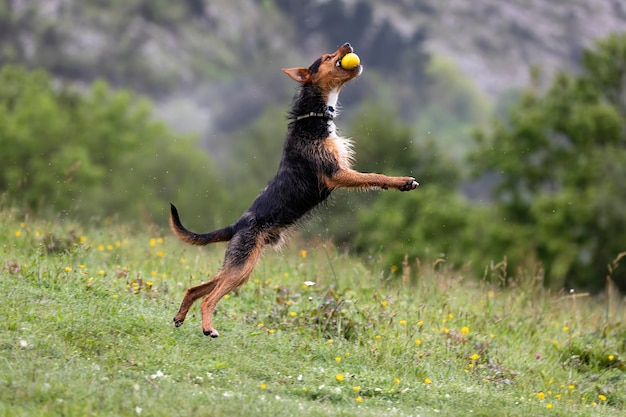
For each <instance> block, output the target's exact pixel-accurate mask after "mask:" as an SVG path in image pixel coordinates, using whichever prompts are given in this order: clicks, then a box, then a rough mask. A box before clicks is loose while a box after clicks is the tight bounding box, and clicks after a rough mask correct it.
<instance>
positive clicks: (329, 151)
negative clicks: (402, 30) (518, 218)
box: [170, 43, 418, 337]
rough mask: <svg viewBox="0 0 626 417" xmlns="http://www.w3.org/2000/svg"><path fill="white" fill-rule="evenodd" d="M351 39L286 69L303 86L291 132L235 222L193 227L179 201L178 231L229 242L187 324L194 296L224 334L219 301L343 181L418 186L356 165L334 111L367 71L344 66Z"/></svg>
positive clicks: (178, 318) (179, 318)
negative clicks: (272, 170) (272, 172)
mask: <svg viewBox="0 0 626 417" xmlns="http://www.w3.org/2000/svg"><path fill="white" fill-rule="evenodd" d="M352 52H353V48H352V46H351V45H350V44H349V43H345V44H344V45H342V46H340V47H339V48H338V49H337V50H336V51H335V52H333V53H329V54H325V55H322V56H321V57H320V58H319V59H317V60H316V61H315V62H314V63H313V64H312V65H311V66H310V67H308V68H283V69H282V71H283V72H284V73H286V74H287V75H288V76H289V77H291V78H292V79H293V80H294V81H296V82H298V83H299V84H300V85H299V88H298V91H297V93H296V95H295V97H294V99H293V104H292V108H291V111H290V113H289V120H290V122H289V125H288V129H287V137H286V139H285V144H284V147H283V154H282V159H281V161H280V165H279V167H278V172H277V173H276V176H275V177H274V178H273V179H272V180H271V181H270V182H269V183H268V185H267V186H266V187H265V188H264V189H263V190H262V191H261V193H260V194H259V195H258V196H257V197H256V199H255V200H254V201H253V202H252V205H251V206H250V208H249V209H248V210H246V211H245V212H244V213H243V215H242V216H241V217H240V218H239V219H238V220H237V221H236V222H234V223H233V224H231V225H229V226H226V227H224V228H221V229H219V230H215V231H213V232H209V233H202V234H198V233H193V232H190V231H189V230H187V229H186V228H185V227H184V226H183V225H182V223H181V221H180V218H179V215H178V211H177V210H176V207H175V206H174V205H173V204H172V205H171V212H170V226H171V228H172V231H173V232H174V234H175V235H176V236H178V237H179V238H180V239H181V240H183V241H184V242H187V243H190V244H192V245H207V244H209V243H214V242H229V243H228V246H227V248H226V253H225V255H224V260H223V264H222V267H221V268H220V270H219V271H218V272H217V274H216V275H215V276H214V277H213V278H212V279H210V280H209V281H206V282H203V283H201V284H199V285H196V286H193V287H190V288H188V289H187V290H186V292H185V295H184V297H183V300H182V302H181V305H180V308H179V310H178V312H177V313H176V315H175V316H174V326H176V327H179V326H181V325H182V324H183V322H184V321H185V317H186V316H187V313H188V312H189V309H190V308H191V306H192V305H193V303H194V302H195V301H196V300H198V299H199V298H202V297H204V299H203V300H202V303H201V312H202V332H203V333H204V334H205V335H206V336H211V337H218V336H219V333H218V331H217V330H215V328H214V327H213V310H214V309H215V306H216V305H217V303H218V301H219V300H220V299H221V298H222V297H223V296H224V295H226V294H228V293H229V292H230V291H233V290H234V289H236V288H238V287H240V286H241V285H243V284H244V283H245V282H246V281H247V280H248V277H249V276H250V274H251V273H252V270H253V269H254V267H255V266H256V264H257V262H258V261H259V259H260V258H261V252H262V251H263V248H265V247H267V246H276V245H280V244H281V243H283V241H284V240H285V237H286V236H287V235H288V234H289V231H290V230H292V229H293V228H294V226H295V225H296V224H297V223H298V221H299V220H300V219H302V218H303V217H304V216H305V215H306V214H307V213H308V212H310V211H311V210H312V209H313V208H314V207H315V206H317V205H318V204H320V203H322V202H323V201H324V200H326V199H327V198H328V196H329V195H330V194H331V192H332V191H333V190H336V189H337V188H354V189H361V190H367V189H389V188H394V189H397V190H400V191H409V190H413V189H415V188H416V187H417V186H418V183H417V182H416V181H415V178H413V177H389V176H386V175H382V174H366V173H361V172H358V171H355V170H354V169H352V162H353V150H352V141H351V140H349V139H346V138H343V137H341V136H339V135H338V134H337V131H336V127H335V123H334V121H333V120H334V118H335V116H336V114H337V99H338V97H339V92H340V91H341V89H342V87H343V86H344V84H345V83H347V82H348V81H350V80H352V79H354V78H356V77H358V76H359V75H361V73H362V72H363V67H362V66H361V64H360V63H359V64H358V65H357V66H356V67H354V68H344V67H342V64H341V60H342V58H343V57H344V56H345V55H346V54H348V53H352Z"/></svg>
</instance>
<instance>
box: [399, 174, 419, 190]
mask: <svg viewBox="0 0 626 417" xmlns="http://www.w3.org/2000/svg"><path fill="white" fill-rule="evenodd" d="M418 185H419V183H418V182H417V181H415V178H413V177H410V178H406V179H405V180H404V184H402V185H401V186H400V187H399V188H398V190H400V191H411V190H414V189H416V188H417V186H418Z"/></svg>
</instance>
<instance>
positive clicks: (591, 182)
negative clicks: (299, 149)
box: [473, 35, 626, 289]
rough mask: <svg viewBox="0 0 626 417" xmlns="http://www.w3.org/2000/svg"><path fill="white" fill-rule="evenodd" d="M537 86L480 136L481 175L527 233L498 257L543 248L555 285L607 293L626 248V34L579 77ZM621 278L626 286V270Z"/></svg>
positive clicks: (590, 59)
mask: <svg viewBox="0 0 626 417" xmlns="http://www.w3.org/2000/svg"><path fill="white" fill-rule="evenodd" d="M534 80H535V82H534V83H533V85H531V87H530V88H528V89H527V90H526V91H525V92H524V94H523V95H522V97H521V98H520V100H519V101H518V102H517V103H516V104H515V105H514V106H513V107H512V109H511V110H510V112H509V114H508V116H507V117H506V118H505V120H503V121H495V122H494V123H493V124H492V126H491V129H490V130H483V131H482V132H479V133H478V134H477V136H476V137H477V140H478V149H477V151H476V152H475V153H474V155H473V161H474V162H475V163H476V166H477V173H478V174H486V173H491V174H495V175H496V176H497V184H496V186H495V188H494V199H495V203H496V205H497V207H498V210H499V212H500V218H502V219H504V220H503V221H502V224H501V227H503V228H506V227H507V226H508V225H510V226H511V227H515V228H516V229H521V230H524V232H523V233H522V235H521V236H520V235H517V236H510V238H509V239H508V240H507V241H506V242H502V245H501V246H500V247H499V248H498V250H499V251H500V252H501V253H502V254H503V255H506V254H507V253H508V252H509V251H515V252H517V253H520V252H521V251H520V248H526V249H527V250H528V251H531V250H532V251H536V253H537V256H538V257H539V259H540V260H541V261H543V263H544V266H545V269H546V278H547V279H548V281H549V282H550V283H551V284H552V285H554V286H557V287H562V286H567V287H577V286H578V287H580V286H583V287H589V288H595V289H597V288H600V287H601V286H603V285H604V282H605V277H606V274H607V265H608V264H609V263H610V262H611V261H612V260H613V259H615V258H616V256H617V255H618V254H619V253H620V252H623V251H626V243H625V242H624V238H623V235H624V232H626V211H625V210H623V207H625V206H626V181H625V180H624V179H625V178H626V168H624V167H625V166H626V35H613V36H610V37H609V38H607V39H605V40H602V41H599V42H598V43H597V45H596V46H595V48H594V49H590V50H587V51H585V53H584V56H583V62H582V72H581V73H580V74H579V75H570V74H566V73H563V72H561V73H558V74H557V75H556V76H555V78H554V80H553V81H552V85H551V86H550V88H549V89H548V90H547V91H545V92H542V91H541V90H540V88H539V87H538V85H539V82H538V74H537V73H535V79H534ZM517 261H518V262H520V261H521V259H517ZM613 279H614V280H615V281H616V283H617V284H618V285H619V286H620V287H621V288H622V289H626V267H622V268H618V269H617V270H616V271H615V272H614V276H613Z"/></svg>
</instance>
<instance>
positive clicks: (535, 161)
mask: <svg viewBox="0 0 626 417" xmlns="http://www.w3.org/2000/svg"><path fill="white" fill-rule="evenodd" d="M624 28H626V3H624V2H623V1H622V0H571V1H568V2H552V1H549V0H511V1H508V2H501V1H498V0H476V1H472V2H465V1H457V0H450V1H439V0H411V1H406V0H388V1H385V2H381V1H374V0H312V1H308V2H300V1H288V0H221V1H220V0H212V1H209V0H180V1H176V2H172V1H167V0H125V1H102V0H46V1H45V2H40V1H36V0H0V67H1V68H0V204H1V205H2V206H3V207H5V208H6V207H9V208H14V209H15V208H16V209H19V210H23V211H24V212H25V213H30V214H32V215H37V216H50V217H57V216H60V217H61V218H63V217H64V216H71V217H72V218H73V219H80V220H82V221H84V222H94V221H96V220H99V219H109V220H111V219H113V220H116V221H119V222H128V223H134V224H136V225H142V224H143V225H145V224H158V225H162V226H165V225H166V223H167V216H168V208H169V205H168V203H169V202H170V201H171V202H174V203H176V204H177V206H178V207H179V209H180V211H181V213H182V216H183V221H184V223H185V224H186V225H188V226H189V228H191V229H196V230H197V231H207V230H209V229H212V228H214V227H217V226H223V225H224V224H228V223H230V222H232V221H234V220H235V219H237V218H238V216H239V215H240V214H241V212H242V211H243V210H245V209H246V208H247V207H248V205H249V203H250V202H251V200H252V199H253V198H254V197H255V196H256V194H257V193H258V192H259V190H260V189H261V188H262V187H263V186H264V185H265V184H266V183H267V182H268V181H269V180H270V179H271V177H272V176H273V174H274V173H275V171H276V168H277V166H278V162H279V160H280V156H281V149H282V144H283V138H284V133H285V131H286V124H287V121H286V113H287V110H288V108H289V104H290V101H291V97H292V95H293V93H294V91H295V87H296V86H295V84H294V83H293V82H292V81H291V80H289V79H288V77H286V76H285V75H284V74H283V73H282V72H281V71H280V69H281V68H282V67H293V66H308V65H310V64H311V63H312V62H313V60H315V59H316V58H317V57H319V56H320V55H321V54H322V53H325V52H330V51H334V50H335V49H336V48H337V46H338V45H340V44H342V43H344V42H350V43H351V44H352V45H353V46H354V47H355V52H356V53H357V54H359V56H360V57H361V61H362V63H363V64H364V67H365V71H364V73H363V75H362V76H361V77H360V78H359V79H357V80H356V81H354V82H352V83H351V84H350V85H348V86H346V87H345V88H344V90H343V92H342V96H341V97H340V101H341V103H342V104H343V111H342V115H341V117H340V118H339V120H338V121H337V124H338V126H339V128H340V129H341V131H342V134H343V135H344V136H348V137H353V138H354V139H355V142H356V152H357V161H358V163H357V168H358V169H359V170H362V171H376V172H384V173H387V174H397V175H413V176H415V177H416V178H417V179H418V181H419V182H420V184H421V186H420V188H419V189H418V190H416V191H415V192H411V193H396V192H391V191H390V192H373V193H367V194H365V193H344V192H337V193H335V197H334V198H332V199H331V201H330V202H329V203H328V204H326V206H324V207H322V208H320V209H316V210H315V211H314V212H313V213H312V219H311V221H310V222H308V223H307V225H306V226H305V227H304V228H303V230H302V234H301V235H302V236H303V237H304V239H306V240H307V241H308V242H316V241H323V242H326V241H332V242H333V243H334V244H336V245H338V246H341V247H343V248H345V250H347V251H351V252H353V253H356V254H359V255H361V256H363V257H364V259H368V258H369V259H377V260H379V261H380V262H382V264H383V265H386V267H389V268H390V270H394V268H396V269H397V268H398V267H399V266H401V265H402V263H403V262H405V264H410V265H414V264H415V262H432V261H435V260H442V261H445V262H446V263H447V264H448V265H451V266H452V267H454V268H456V269H457V270H458V271H459V273H468V274H471V275H474V276H476V277H477V278H484V279H489V280H502V281H507V282H508V283H510V282H513V281H514V279H515V277H519V276H520V275H523V274H524V273H526V272H524V271H528V272H527V273H528V274H534V275H532V276H539V277H542V280H543V282H542V283H543V284H545V285H549V286H553V287H554V288H564V287H565V288H569V287H572V288H581V289H582V288H584V289H591V290H598V289H600V288H604V286H605V285H606V282H607V276H610V277H611V278H612V280H613V281H615V283H616V284H617V285H618V286H619V287H621V288H622V289H626V265H622V266H621V267H620V265H619V263H620V262H619V261H620V259H621V258H620V254H622V253H623V252H625V251H626V214H624V213H625V212H626V210H624V209H623V208H624V207H626V168H625V167H626V34H625V32H624ZM620 31H621V32H620ZM405 256H406V257H405Z"/></svg>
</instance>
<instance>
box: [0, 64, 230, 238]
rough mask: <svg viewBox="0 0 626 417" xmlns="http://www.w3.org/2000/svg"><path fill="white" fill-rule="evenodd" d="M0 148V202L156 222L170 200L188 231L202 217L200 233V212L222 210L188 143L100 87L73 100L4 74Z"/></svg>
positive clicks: (129, 100)
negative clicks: (178, 207) (0, 198)
mask: <svg viewBox="0 0 626 417" xmlns="http://www.w3.org/2000/svg"><path fill="white" fill-rule="evenodd" d="M0 149H2V152H1V153H0V194H3V195H4V197H5V199H6V200H7V201H8V202H9V204H11V205H14V206H18V207H20V208H23V209H29V210H32V211H34V212H36V213H40V214H43V213H53V214H56V213H65V214H67V215H72V216H76V217H80V218H83V219H89V218H92V217H93V216H96V217H97V216H110V215H119V216H120V217H121V218H123V219H125V220H137V219H139V218H140V217H144V218H147V220H148V221H150V222H153V221H154V222H157V223H162V224H164V223H166V221H167V210H168V203H169V202H170V201H174V200H176V201H177V202H178V203H180V205H181V206H183V201H184V204H185V205H186V206H187V207H188V209H187V210H185V211H186V212H187V213H188V215H187V216H188V218H189V219H190V221H189V223H190V224H194V221H193V219H194V217H195V216H194V215H200V214H202V215H203V218H204V219H205V220H204V221H203V227H207V225H206V217H207V214H206V213H207V211H208V212H209V217H210V218H211V217H212V218H213V219H215V218H216V215H217V213H219V212H220V211H221V210H218V209H217V207H218V201H220V200H222V199H223V195H224V192H223V187H222V186H221V185H219V183H218V182H217V177H216V172H215V170H214V169H213V163H212V161H211V160H210V159H209V157H208V156H207V155H206V154H204V153H202V152H198V150H197V148H196V146H195V140H194V139H192V138H188V137H184V136H179V135H175V134H174V133H172V132H171V131H170V130H169V129H168V128H167V127H166V126H165V125H164V124H163V123H159V122H156V121H155V120H154V119H153V117H152V112H151V108H150V105H149V103H147V102H145V101H141V100H138V99H136V98H135V97H133V96H132V95H131V94H130V93H128V92H124V91H118V92H114V91H111V90H110V89H109V87H108V86H107V85H106V84H105V83H103V82H97V83H95V84H93V85H92V86H91V88H90V89H89V90H88V91H86V92H83V93H80V92H78V91H76V90H73V89H71V88H69V87H67V86H63V85H58V84H57V83H55V82H54V81H53V80H52V79H51V78H50V77H49V76H48V75H47V74H46V73H45V72H43V71H34V72H30V71H27V70H25V69H23V68H20V67H13V66H6V67H4V68H2V70H0ZM209 197H210V198H209ZM207 208H208V210H207ZM209 221H210V220H209Z"/></svg>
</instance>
